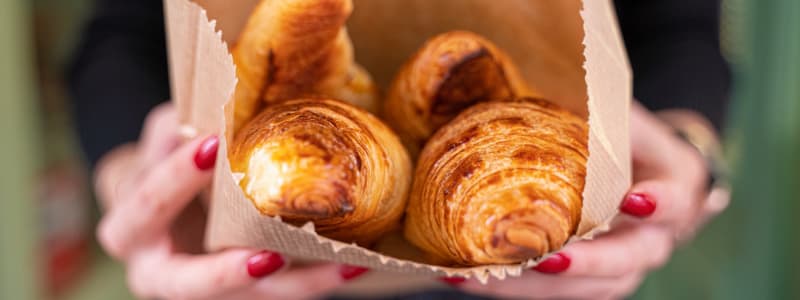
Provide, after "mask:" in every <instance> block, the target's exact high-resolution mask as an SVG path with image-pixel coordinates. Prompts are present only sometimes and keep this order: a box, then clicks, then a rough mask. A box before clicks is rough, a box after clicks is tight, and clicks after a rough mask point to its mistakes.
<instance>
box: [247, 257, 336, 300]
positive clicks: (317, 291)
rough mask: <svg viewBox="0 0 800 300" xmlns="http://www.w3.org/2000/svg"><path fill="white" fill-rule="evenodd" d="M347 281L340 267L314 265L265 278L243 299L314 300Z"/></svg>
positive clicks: (248, 291) (334, 265)
mask: <svg viewBox="0 0 800 300" xmlns="http://www.w3.org/2000/svg"><path fill="white" fill-rule="evenodd" d="M350 279H352V278H350ZM347 280H348V278H345V277H344V276H343V274H342V269H341V266H339V265H336V264H321V265H313V266H307V267H303V268H300V269H292V270H288V271H286V272H282V273H280V274H276V275H275V276H270V277H268V278H265V279H263V280H261V281H259V282H258V283H257V284H256V285H255V286H254V287H253V288H252V289H250V290H247V291H245V292H243V293H242V295H241V296H243V297H242V299H257V298H258V299H313V298H317V297H320V296H322V295H325V294H327V293H329V292H330V291H332V290H333V289H335V288H337V287H340V286H341V285H342V284H344V283H345V282H346V281H347Z"/></svg>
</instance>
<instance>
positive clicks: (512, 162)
mask: <svg viewBox="0 0 800 300" xmlns="http://www.w3.org/2000/svg"><path fill="white" fill-rule="evenodd" d="M587 141H588V129H587V124H586V122H585V121H584V120H583V119H581V118H579V117H577V116H575V115H573V114H571V113H569V112H568V111H566V110H564V109H561V108H559V107H557V106H556V105H554V104H551V103H549V102H547V101H544V100H537V99H533V98H522V99H517V100H509V101H493V102H484V103H480V104H477V105H475V106H473V107H471V108H469V109H467V110H465V111H464V112H462V113H461V114H459V115H458V117H456V118H455V119H453V120H452V121H451V122H450V123H448V124H447V125H444V126H443V127H442V128H441V129H440V130H439V131H437V132H436V134H435V135H434V136H433V137H431V139H430V141H429V142H428V143H427V145H426V146H425V148H424V149H423V150H422V152H421V153H420V157H419V161H418V163H417V169H416V172H415V178H414V183H413V185H412V189H411V194H410V197H409V203H408V209H407V211H406V225H405V236H406V238H407V239H408V240H409V241H411V242H412V243H413V244H415V245H416V246H418V247H420V248H421V249H423V250H425V251H426V252H427V253H429V254H430V257H431V259H432V261H433V262H435V263H439V264H445V265H466V266H469V265H482V264H505V263H516V262H521V261H525V260H527V259H529V258H536V257H539V256H541V255H543V254H546V253H548V252H551V251H554V250H557V249H559V248H560V247H561V246H562V245H563V244H564V243H565V242H566V241H567V239H568V238H569V237H570V236H571V235H572V234H574V233H575V230H576V229H577V225H578V223H579V221H580V216H581V208H582V196H581V193H582V192H583V186H584V180H585V177H586V160H587V158H588V147H587Z"/></svg>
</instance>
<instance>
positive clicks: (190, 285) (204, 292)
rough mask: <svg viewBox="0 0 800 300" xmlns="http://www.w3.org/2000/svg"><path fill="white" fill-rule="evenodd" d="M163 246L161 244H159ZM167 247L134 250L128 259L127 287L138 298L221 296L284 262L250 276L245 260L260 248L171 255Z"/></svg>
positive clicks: (245, 285)
mask: <svg viewBox="0 0 800 300" xmlns="http://www.w3.org/2000/svg"><path fill="white" fill-rule="evenodd" d="M161 247H165V246H161ZM168 252H169V250H168V249H154V250H150V251H148V252H143V253H141V254H137V255H136V258H135V259H132V260H131V261H130V263H129V264H128V265H129V274H128V280H129V285H130V287H131V290H132V291H133V292H134V293H135V294H136V295H137V296H139V297H142V298H159V299H222V298H224V296H225V295H227V294H229V293H232V292H236V291H239V290H242V289H246V288H249V287H252V286H253V285H254V284H255V283H257V282H259V281H260V280H263V279H262V278H261V277H265V276H268V275H270V274H277V272H278V270H279V269H282V268H285V266H286V264H285V263H284V262H282V263H281V264H280V265H274V264H273V269H272V272H271V273H270V274H263V275H261V277H253V276H252V275H251V274H250V271H249V265H248V261H250V260H251V259H252V257H257V256H259V255H262V254H261V253H262V252H259V251H256V250H249V249H229V250H225V251H222V252H219V253H214V254H205V255H198V256H192V255H183V254H177V255H171V254H169V253H168Z"/></svg>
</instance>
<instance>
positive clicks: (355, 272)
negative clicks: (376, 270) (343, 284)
mask: <svg viewBox="0 0 800 300" xmlns="http://www.w3.org/2000/svg"><path fill="white" fill-rule="evenodd" d="M367 271H369V269H367V268H364V267H359V266H351V265H342V266H340V267H339V276H342V279H344V280H345V281H348V280H350V279H353V278H356V277H358V276H361V274H364V273H366V272H367Z"/></svg>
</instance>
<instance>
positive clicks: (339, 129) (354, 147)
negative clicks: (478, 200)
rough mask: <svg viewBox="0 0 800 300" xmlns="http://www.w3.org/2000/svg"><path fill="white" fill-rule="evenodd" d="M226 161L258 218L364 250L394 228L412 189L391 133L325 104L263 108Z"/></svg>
mask: <svg viewBox="0 0 800 300" xmlns="http://www.w3.org/2000/svg"><path fill="white" fill-rule="evenodd" d="M230 161H231V168H232V171H233V172H235V173H241V174H243V178H242V179H241V181H240V183H239V184H240V186H241V188H242V190H243V191H244V193H245V195H246V196H247V197H248V198H249V199H251V200H252V201H253V203H254V204H255V206H256V207H257V208H258V210H259V211H260V212H261V213H263V214H265V215H270V216H281V217H282V219H283V220H284V221H286V222H289V223H293V224H296V225H302V224H304V223H306V222H309V221H312V222H314V225H315V228H316V230H317V233H319V234H321V235H323V236H327V237H330V238H333V239H337V240H340V241H344V242H356V243H358V244H360V245H364V246H367V245H370V244H371V243H373V242H374V241H375V240H376V239H377V238H379V237H380V236H381V235H383V234H385V233H386V232H388V231H390V230H392V229H395V228H397V227H398V225H399V222H400V218H401V216H402V214H403V210H404V208H405V205H406V199H407V196H408V189H409V186H410V183H411V182H410V181H411V161H410V159H409V157H408V154H407V153H406V151H405V149H404V148H403V146H402V144H401V143H400V140H399V139H398V138H397V136H396V135H395V134H394V133H393V132H392V131H391V130H390V129H389V127H387V126H386V125H384V124H383V123H381V122H380V120H378V119H377V118H375V117H374V116H372V115H371V114H369V113H368V112H366V111H364V110H361V109H359V108H356V107H354V106H352V105H350V104H347V103H343V102H340V101H337V100H329V99H312V98H309V99H297V100H290V101H285V102H282V103H279V104H275V105H271V106H268V107H267V108H266V109H264V110H263V111H262V112H261V113H260V114H259V115H258V116H256V117H255V118H254V119H253V120H252V121H250V122H249V123H248V124H246V125H245V127H243V128H242V130H241V132H240V134H239V135H237V137H236V139H235V140H234V143H233V144H232V147H231V152H230Z"/></svg>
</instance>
